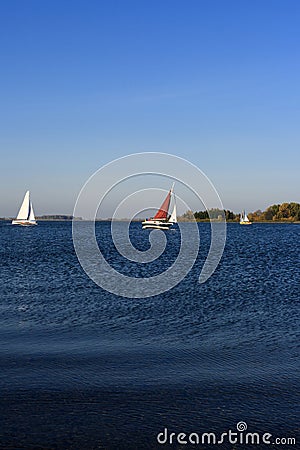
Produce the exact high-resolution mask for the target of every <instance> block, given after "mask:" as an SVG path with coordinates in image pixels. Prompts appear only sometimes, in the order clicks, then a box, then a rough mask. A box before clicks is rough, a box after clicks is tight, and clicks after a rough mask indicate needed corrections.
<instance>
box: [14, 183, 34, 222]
mask: <svg viewBox="0 0 300 450" xmlns="http://www.w3.org/2000/svg"><path fill="white" fill-rule="evenodd" d="M12 225H22V226H29V225H37V222H36V220H35V215H34V210H33V206H32V202H31V200H30V193H29V191H27V192H26V194H25V196H24V200H23V202H22V205H21V208H20V209H19V212H18V215H17V218H16V219H14V220H13V221H12Z"/></svg>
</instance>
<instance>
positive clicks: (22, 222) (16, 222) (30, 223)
mask: <svg viewBox="0 0 300 450" xmlns="http://www.w3.org/2000/svg"><path fill="white" fill-rule="evenodd" d="M11 224H12V225H20V226H21V227H32V226H34V225H37V223H36V222H35V221H34V222H33V221H29V220H13V221H12V223H11Z"/></svg>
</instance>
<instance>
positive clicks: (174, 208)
mask: <svg viewBox="0 0 300 450" xmlns="http://www.w3.org/2000/svg"><path fill="white" fill-rule="evenodd" d="M174 199H175V196H174ZM169 222H171V223H177V211H176V202H174V207H173V211H172V214H171V216H170V219H169Z"/></svg>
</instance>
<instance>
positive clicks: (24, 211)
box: [17, 191, 30, 220]
mask: <svg viewBox="0 0 300 450" xmlns="http://www.w3.org/2000/svg"><path fill="white" fill-rule="evenodd" d="M29 207H30V200H29V191H27V192H26V194H25V196H24V200H23V203H22V205H21V208H20V210H19V212H18V215H17V220H28V219H29V213H30V211H29Z"/></svg>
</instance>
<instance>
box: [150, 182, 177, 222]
mask: <svg viewBox="0 0 300 450" xmlns="http://www.w3.org/2000/svg"><path fill="white" fill-rule="evenodd" d="M172 197H173V199H174V205H173V211H172V214H171V215H169V208H170V203H171V198H172ZM174 223H177V213H176V199H175V194H174V184H173V186H172V187H171V189H170V190H169V192H168V195H167V196H166V198H165V200H164V201H163V204H162V205H161V207H160V208H159V210H158V211H157V213H156V214H155V216H154V217H151V218H150V219H146V220H145V221H144V222H142V227H143V229H147V228H156V229H159V230H168V229H169V228H170V227H171V226H172V225H173V224H174Z"/></svg>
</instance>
